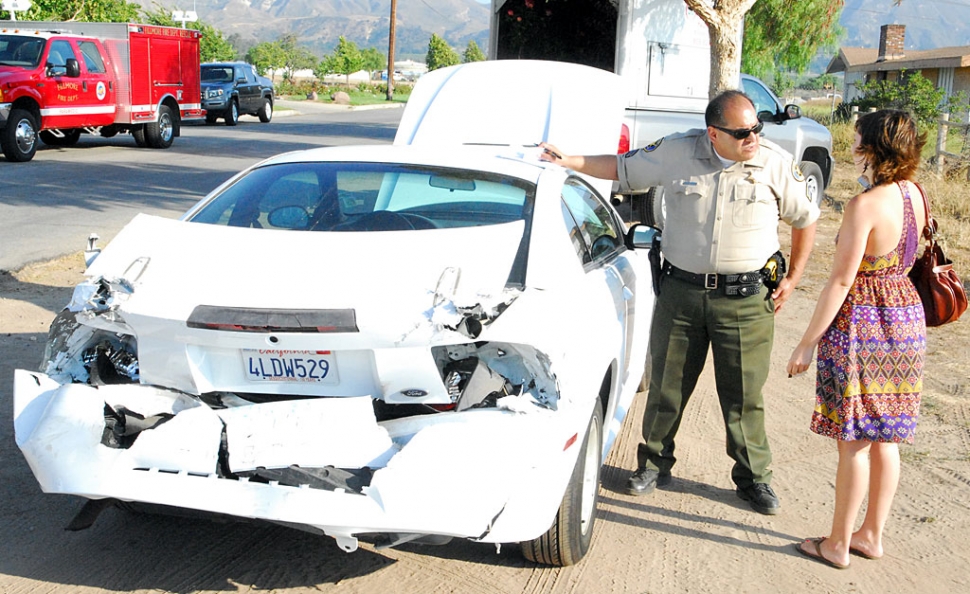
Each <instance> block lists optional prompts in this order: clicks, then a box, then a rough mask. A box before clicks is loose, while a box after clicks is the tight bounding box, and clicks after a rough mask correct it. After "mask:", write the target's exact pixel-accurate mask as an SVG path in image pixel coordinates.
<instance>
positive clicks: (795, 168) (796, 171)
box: [791, 161, 805, 182]
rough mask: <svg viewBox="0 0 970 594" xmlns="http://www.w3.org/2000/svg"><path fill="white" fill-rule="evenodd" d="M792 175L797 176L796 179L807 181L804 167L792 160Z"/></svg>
mask: <svg viewBox="0 0 970 594" xmlns="http://www.w3.org/2000/svg"><path fill="white" fill-rule="evenodd" d="M791 175H792V177H794V178H795V181H798V182H803V181H805V174H804V173H802V168H801V167H799V166H798V163H796V162H794V161H792V162H791Z"/></svg>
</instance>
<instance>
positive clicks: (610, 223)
mask: <svg viewBox="0 0 970 594" xmlns="http://www.w3.org/2000/svg"><path fill="white" fill-rule="evenodd" d="M562 213H563V219H564V220H565V222H566V226H567V228H569V230H570V232H569V236H570V239H571V240H572V242H573V247H574V248H575V249H576V255H577V257H578V258H580V260H581V262H582V264H583V270H584V271H585V273H586V274H585V278H584V283H585V284H586V285H587V286H586V287H585V291H584V294H585V295H593V296H595V295H597V293H599V292H600V291H601V289H602V288H605V290H606V292H607V293H608V303H609V304H610V305H611V306H612V307H613V309H614V311H615V313H616V320H617V322H618V328H619V330H620V341H619V344H618V345H617V346H618V349H619V357H618V358H619V360H620V361H621V362H622V369H621V370H620V377H621V378H622V377H625V376H626V371H627V370H628V369H629V367H630V357H631V353H632V351H633V338H634V332H633V324H634V319H635V318H634V316H635V313H636V292H635V290H634V285H635V283H636V274H635V271H634V268H633V266H632V264H631V263H630V261H629V259H628V258H627V257H626V251H627V250H626V247H625V245H624V243H623V236H624V233H623V226H622V224H621V223H620V221H619V219H618V217H617V216H616V212H615V211H614V210H613V209H612V208H610V207H609V206H608V205H607V204H606V202H605V201H604V200H603V199H602V198H601V197H600V196H599V195H598V194H597V193H596V192H595V191H593V189H592V188H590V187H589V186H588V185H587V184H586V183H585V182H584V181H583V180H581V179H580V178H578V177H570V178H568V179H567V180H566V182H565V183H564V184H563V188H562ZM597 305H600V303H597Z"/></svg>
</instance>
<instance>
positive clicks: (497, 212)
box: [189, 162, 535, 231]
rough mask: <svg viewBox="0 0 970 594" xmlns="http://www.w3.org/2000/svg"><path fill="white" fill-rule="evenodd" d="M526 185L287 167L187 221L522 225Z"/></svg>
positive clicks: (263, 225) (365, 166) (223, 196)
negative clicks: (515, 223)
mask: <svg viewBox="0 0 970 594" xmlns="http://www.w3.org/2000/svg"><path fill="white" fill-rule="evenodd" d="M534 194H535V191H534V186H533V185H532V184H529V183H528V182H525V181H522V180H518V179H514V178H509V177H505V176H499V175H496V174H489V173H483V172H476V171H469V170H465V169H447V168H436V167H418V166H413V165H396V164H385V163H331V162H326V163H287V164H279V165H269V166H265V167H260V168H257V169H254V170H253V171H251V172H249V173H248V174H247V175H245V176H243V177H242V178H240V179H239V180H237V181H236V182H235V183H233V184H232V185H231V186H229V187H228V188H226V189H225V190H224V191H222V192H221V193H220V194H219V195H217V196H215V197H214V198H212V199H211V200H210V201H208V202H207V203H206V204H205V205H203V206H202V207H201V208H200V210H199V211H197V212H196V213H194V214H193V215H192V216H191V217H190V218H189V220H190V221H193V222H198V223H209V224H214V225H227V226H230V227H252V228H257V229H289V230H298V231H392V230H411V229H432V228H446V227H472V226H481V225H495V224H500V223H508V222H512V221H517V220H526V223H527V224H528V220H527V217H528V216H529V214H530V213H531V208H527V206H528V205H529V204H530V203H531V197H532V196H534Z"/></svg>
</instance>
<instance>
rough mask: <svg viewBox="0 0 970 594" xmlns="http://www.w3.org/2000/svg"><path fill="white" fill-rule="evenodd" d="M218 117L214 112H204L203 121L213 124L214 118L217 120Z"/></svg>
mask: <svg viewBox="0 0 970 594" xmlns="http://www.w3.org/2000/svg"><path fill="white" fill-rule="evenodd" d="M218 119H219V118H218V117H216V116H215V115H214V114H211V113H207V114H205V123H206V124H215V123H216V120H218Z"/></svg>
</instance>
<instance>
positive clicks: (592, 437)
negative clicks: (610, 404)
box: [522, 400, 603, 566]
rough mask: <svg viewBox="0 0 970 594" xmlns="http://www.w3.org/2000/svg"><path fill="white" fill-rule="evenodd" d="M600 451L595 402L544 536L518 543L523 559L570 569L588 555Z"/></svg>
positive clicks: (600, 418) (600, 423) (598, 408)
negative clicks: (557, 507)
mask: <svg viewBox="0 0 970 594" xmlns="http://www.w3.org/2000/svg"><path fill="white" fill-rule="evenodd" d="M602 450H603V410H602V407H601V406H600V403H599V400H597V402H596V405H595V406H594V407H593V416H592V417H591V418H590V420H589V427H588V428H587V429H586V437H585V438H584V439H583V447H582V450H580V452H579V457H578V458H577V460H576V466H575V467H574V468H573V474H572V476H571V477H570V478H569V485H568V486H567V487H566V493H565V495H563V498H562V503H561V504H560V505H559V511H558V512H557V513H556V519H555V521H554V522H553V524H552V527H551V528H549V530H548V531H547V532H546V533H545V534H543V535H542V536H540V537H539V538H536V539H535V540H531V541H528V542H523V543H522V554H523V556H525V558H526V559H528V560H529V561H533V562H535V563H543V564H546V565H557V566H565V565H573V564H575V563H578V562H579V560H580V559H582V558H583V556H585V555H586V552H587V551H589V544H590V542H591V541H592V539H593V524H594V523H595V521H596V502H597V500H598V499H599V484H600V466H601V465H602V458H601V452H602Z"/></svg>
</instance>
